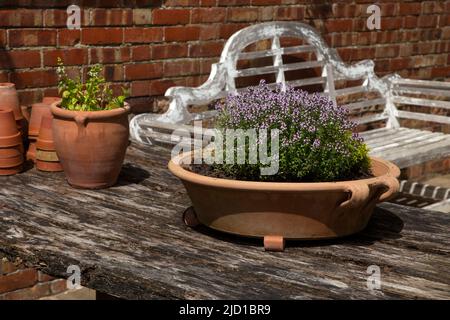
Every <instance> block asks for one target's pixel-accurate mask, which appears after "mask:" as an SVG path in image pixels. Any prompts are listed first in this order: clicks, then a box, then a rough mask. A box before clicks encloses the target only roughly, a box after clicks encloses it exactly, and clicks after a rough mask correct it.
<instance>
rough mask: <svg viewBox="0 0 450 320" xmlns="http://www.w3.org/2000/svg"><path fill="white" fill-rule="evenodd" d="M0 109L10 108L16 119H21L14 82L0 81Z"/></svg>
mask: <svg viewBox="0 0 450 320" xmlns="http://www.w3.org/2000/svg"><path fill="white" fill-rule="evenodd" d="M0 109H3V110H5V109H11V110H12V111H13V112H14V119H15V120H16V121H17V120H21V119H23V115H22V112H21V110H20V105H19V97H18V95H17V91H16V86H15V85H14V83H7V82H6V83H5V82H3V83H0Z"/></svg>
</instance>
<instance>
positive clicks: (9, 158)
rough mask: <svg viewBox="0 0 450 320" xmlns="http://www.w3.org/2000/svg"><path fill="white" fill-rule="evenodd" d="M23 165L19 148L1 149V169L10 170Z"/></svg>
mask: <svg viewBox="0 0 450 320" xmlns="http://www.w3.org/2000/svg"><path fill="white" fill-rule="evenodd" d="M22 164H23V155H22V152H21V151H20V148H19V147H9V148H0V169H10V168H15V167H19V166H20V165H22Z"/></svg>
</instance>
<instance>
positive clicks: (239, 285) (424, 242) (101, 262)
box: [0, 144, 450, 299]
mask: <svg viewBox="0 0 450 320" xmlns="http://www.w3.org/2000/svg"><path fill="white" fill-rule="evenodd" d="M169 156H170V154H169V151H167V150H165V149H163V148H160V147H154V146H153V147H142V146H136V145H134V144H132V145H131V146H130V147H129V149H128V154H127V158H126V160H125V163H124V167H123V170H122V173H121V176H120V180H119V183H118V185H116V186H115V187H112V188H110V189H106V190H99V191H90V190H80V189H74V188H71V187H70V186H69V185H67V183H66V182H65V179H64V174H63V173H45V172H39V171H37V170H36V169H35V168H29V169H28V170H27V171H26V172H24V173H22V174H19V175H15V176H10V177H0V254H3V255H5V256H7V257H8V258H10V259H12V260H14V259H15V258H17V257H19V258H21V259H22V260H23V261H24V263H25V264H26V265H28V266H35V267H37V268H38V269H41V270H43V271H44V272H45V273H47V274H50V275H53V276H58V277H68V274H67V273H66V271H67V268H68V266H69V265H78V266H79V267H80V268H81V271H82V277H81V280H82V284H83V285H85V286H87V287H89V288H92V289H96V290H99V291H102V292H105V293H107V294H110V295H113V296H117V297H121V298H126V299H222V298H223V299H271V298H272V299H285V298H287V299H291V298H292V299H347V298H350V299H358V298H361V299H399V298H400V299H401V298H404V299H415V298H427V299H428V298H429V299H449V298H450V233H449V226H450V215H448V214H444V213H439V212H433V211H426V210H421V209H415V208H410V207H404V206H399V205H394V204H389V203H386V204H381V205H379V206H378V208H377V209H376V212H375V213H374V215H373V218H372V219H371V221H370V223H369V226H368V227H367V228H366V230H364V231H363V232H362V233H360V234H358V235H354V236H351V237H347V238H344V239H338V240H329V241H318V242H317V241H315V242H300V241H298V242H287V247H286V251H285V252H278V253H269V252H264V249H263V247H262V240H249V239H244V238H237V237H233V236H229V235H225V234H221V233H217V232H213V231H211V230H208V229H206V228H205V227H199V228H196V229H195V230H194V229H191V228H188V227H186V226H185V225H184V224H183V222H182V218H181V213H182V212H183V211H184V209H186V208H187V207H188V206H189V205H190V201H189V198H188V197H187V195H186V193H185V191H184V188H183V186H182V184H181V183H180V182H179V181H178V180H177V179H176V178H175V177H173V176H172V175H171V174H170V172H169V171H168V170H167V162H168V160H169ZM372 265H376V266H378V267H379V268H380V270H381V288H380V290H369V289H368V288H367V279H368V277H369V276H370V274H368V273H367V269H368V267H369V266H372Z"/></svg>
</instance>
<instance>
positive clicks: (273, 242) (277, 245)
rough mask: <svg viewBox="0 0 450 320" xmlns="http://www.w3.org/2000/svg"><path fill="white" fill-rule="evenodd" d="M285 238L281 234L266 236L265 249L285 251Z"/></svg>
mask: <svg viewBox="0 0 450 320" xmlns="http://www.w3.org/2000/svg"><path fill="white" fill-rule="evenodd" d="M284 245H285V240H284V238H283V237H281V236H265V237H264V250H266V251H284Z"/></svg>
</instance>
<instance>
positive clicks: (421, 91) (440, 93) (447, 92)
mask: <svg viewBox="0 0 450 320" xmlns="http://www.w3.org/2000/svg"><path fill="white" fill-rule="evenodd" d="M393 91H394V94H396V95H397V96H402V94H405V93H409V94H429V95H435V96H443V97H450V90H442V89H430V88H421V87H398V88H394V89H393Z"/></svg>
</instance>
